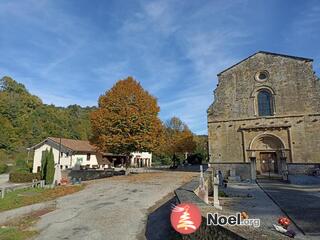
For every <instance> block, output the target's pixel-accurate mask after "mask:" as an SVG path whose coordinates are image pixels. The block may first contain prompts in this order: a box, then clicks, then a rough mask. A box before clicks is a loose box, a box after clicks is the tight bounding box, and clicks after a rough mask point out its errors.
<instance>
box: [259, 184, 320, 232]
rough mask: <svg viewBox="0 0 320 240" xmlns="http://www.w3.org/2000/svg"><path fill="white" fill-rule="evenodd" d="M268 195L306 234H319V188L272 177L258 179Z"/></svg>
mask: <svg viewBox="0 0 320 240" xmlns="http://www.w3.org/2000/svg"><path fill="white" fill-rule="evenodd" d="M258 183H259V185H260V186H261V187H262V189H263V190H264V191H265V192H266V193H267V194H268V195H269V197H270V198H271V199H272V200H273V201H274V202H275V203H276V204H277V205H278V206H279V207H280V208H281V209H282V211H284V212H285V213H286V214H287V215H288V216H289V217H290V218H291V219H292V220H293V221H294V222H295V223H296V225H297V226H298V227H299V228H300V229H301V230H302V231H303V232H304V233H305V234H307V235H313V236H320V229H319V218H320V193H319V192H320V188H319V187H318V186H313V187H312V186H305V187H301V186H295V185H291V184H288V183H284V182H282V181H279V180H274V179H272V180H271V179H259V180H258Z"/></svg>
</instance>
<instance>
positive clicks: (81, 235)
mask: <svg viewBox="0 0 320 240" xmlns="http://www.w3.org/2000/svg"><path fill="white" fill-rule="evenodd" d="M193 175H194V173H184V172H170V171H167V172H161V173H144V174H135V175H131V176H118V177H112V178H107V179H102V180H98V181H94V182H91V183H90V184H89V186H87V187H86V188H85V189H84V190H82V191H80V192H78V193H75V194H72V195H69V196H65V197H62V198H60V199H59V200H58V205H57V210H55V211H53V212H51V213H48V214H46V215H44V216H42V217H41V220H40V221H39V222H38V223H37V225H36V229H37V230H38V231H40V234H39V235H38V237H37V238H36V239H41V240H42V239H50V240H54V239H60V240H61V239H65V240H73V239H74V240H81V239H88V240H89V239H90V240H102V239H106V240H107V239H110V240H116V239H121V240H125V239H144V238H145V230H146V222H147V218H148V213H149V211H148V209H149V208H150V207H152V206H153V207H154V206H155V205H161V204H162V203H163V202H161V201H159V200H161V199H163V198H164V197H165V196H167V195H168V194H170V193H172V192H173V191H174V190H175V189H176V188H177V187H179V186H180V185H182V184H183V182H186V181H188V180H189V179H191V176H193Z"/></svg>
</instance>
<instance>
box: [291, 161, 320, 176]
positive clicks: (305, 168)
mask: <svg viewBox="0 0 320 240" xmlns="http://www.w3.org/2000/svg"><path fill="white" fill-rule="evenodd" d="M287 167H288V173H289V174H290V175H307V174H309V173H310V172H311V171H312V170H313V169H315V168H320V163H318V164H297V163H288V164H287Z"/></svg>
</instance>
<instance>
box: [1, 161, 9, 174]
mask: <svg viewBox="0 0 320 240" xmlns="http://www.w3.org/2000/svg"><path fill="white" fill-rule="evenodd" d="M7 171H8V165H7V164H5V163H0V174H2V173H6V172H7Z"/></svg>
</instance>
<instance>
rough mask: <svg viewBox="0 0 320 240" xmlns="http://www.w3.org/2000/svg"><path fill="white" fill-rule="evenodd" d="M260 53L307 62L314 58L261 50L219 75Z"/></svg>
mask: <svg viewBox="0 0 320 240" xmlns="http://www.w3.org/2000/svg"><path fill="white" fill-rule="evenodd" d="M258 53H263V54H267V55H273V56H280V57H285V58H293V59H296V60H300V61H306V62H312V61H313V59H311V58H304V57H297V56H291V55H285V54H280V53H273V52H266V51H259V52H256V53H254V54H252V55H250V56H249V57H247V58H245V59H243V60H241V61H240V62H237V63H236V64H234V65H232V66H231V67H228V68H227V69H225V70H223V71H222V72H220V73H218V74H217V76H219V75H221V74H222V73H224V72H226V71H228V70H229V69H231V68H233V67H235V66H237V65H239V64H240V63H242V62H244V61H246V60H247V59H249V58H251V57H253V56H255V55H256V54H258Z"/></svg>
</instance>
